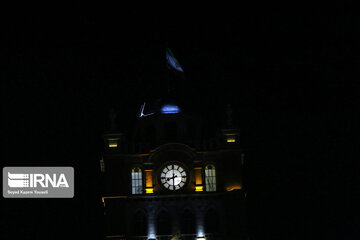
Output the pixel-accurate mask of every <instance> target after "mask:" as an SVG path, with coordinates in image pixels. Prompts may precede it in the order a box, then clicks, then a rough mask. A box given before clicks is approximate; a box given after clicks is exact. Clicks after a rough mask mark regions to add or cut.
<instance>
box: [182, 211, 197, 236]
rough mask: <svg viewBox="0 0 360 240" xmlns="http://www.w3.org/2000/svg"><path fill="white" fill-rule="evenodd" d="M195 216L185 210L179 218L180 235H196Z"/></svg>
mask: <svg viewBox="0 0 360 240" xmlns="http://www.w3.org/2000/svg"><path fill="white" fill-rule="evenodd" d="M195 227H196V223H195V216H194V214H193V213H192V212H191V211H190V210H188V209H187V210H185V211H184V213H183V214H182V216H181V233H184V234H192V233H196V229H195Z"/></svg>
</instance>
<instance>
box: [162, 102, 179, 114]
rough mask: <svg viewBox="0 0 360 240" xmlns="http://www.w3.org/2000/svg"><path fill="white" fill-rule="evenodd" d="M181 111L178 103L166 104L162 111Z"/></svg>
mask: <svg viewBox="0 0 360 240" xmlns="http://www.w3.org/2000/svg"><path fill="white" fill-rule="evenodd" d="M179 112H180V108H179V107H178V106H176V105H171V104H166V105H164V106H162V107H161V113H163V114H174V113H179Z"/></svg>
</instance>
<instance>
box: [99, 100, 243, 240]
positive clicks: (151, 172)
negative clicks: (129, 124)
mask: <svg viewBox="0 0 360 240" xmlns="http://www.w3.org/2000/svg"><path fill="white" fill-rule="evenodd" d="M227 112H228V124H227V125H226V127H222V128H221V127H219V128H218V129H203V126H204V124H203V123H204V121H206V119H203V118H202V117H201V116H198V115H196V114H189V113H187V112H186V111H185V110H184V109H183V107H182V106H181V105H180V104H178V103H176V102H175V101H169V100H161V99H159V100H157V101H155V102H153V103H146V102H144V103H143V104H142V105H141V106H140V110H139V114H138V116H137V121H136V122H135V124H134V130H133V134H132V135H131V136H125V135H124V134H123V133H122V132H121V131H116V130H111V131H108V132H106V133H104V153H103V158H102V160H101V171H102V175H103V185H104V188H103V189H104V192H103V197H102V201H103V205H104V214H105V219H106V224H105V225H106V237H107V238H111V239H189V240H190V239H198V240H200V239H202V240H204V239H208V240H210V239H225V238H226V239H246V231H245V206H246V197H245V196H246V194H245V190H244V186H243V179H242V176H243V169H244V152H243V150H242V148H241V144H240V134H239V133H240V131H239V129H237V128H236V127H235V126H234V125H233V124H232V119H230V120H231V124H229V122H230V120H229V118H231V116H230V114H231V110H230V108H228V110H227ZM209 133H210V134H209Z"/></svg>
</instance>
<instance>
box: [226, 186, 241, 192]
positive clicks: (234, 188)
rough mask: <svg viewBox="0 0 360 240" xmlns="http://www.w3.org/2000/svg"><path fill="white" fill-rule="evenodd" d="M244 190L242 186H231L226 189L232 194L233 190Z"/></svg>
mask: <svg viewBox="0 0 360 240" xmlns="http://www.w3.org/2000/svg"><path fill="white" fill-rule="evenodd" d="M240 189H242V187H241V186H229V187H227V188H226V191H228V192H230V191H233V190H240Z"/></svg>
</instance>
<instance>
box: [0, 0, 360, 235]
mask: <svg viewBox="0 0 360 240" xmlns="http://www.w3.org/2000/svg"><path fill="white" fill-rule="evenodd" d="M271 4H274V3H271ZM271 4H270V3H269V4H268V5H269V6H261V8H260V6H256V4H252V5H251V4H243V5H242V6H238V7H235V6H233V7H230V6H229V7H228V8H227V10H224V11H220V10H217V11H214V10H213V11H206V10H205V9H202V10H201V11H200V10H195V9H194V10H189V9H182V10H180V9H177V8H170V6H169V7H168V9H167V10H158V11H150V10H149V9H148V10H140V9H137V8H130V7H129V8H125V7H124V6H117V5H116V6H115V4H114V5H111V4H105V3H101V4H100V3H99V5H91V4H88V3H84V2H83V3H78V4H74V5H73V6H71V7H70V8H69V6H52V5H51V6H50V4H48V5H45V6H44V5H40V4H38V5H36V4H35V5H34V4H33V3H32V4H31V6H25V7H24V8H22V9H19V10H18V11H16V13H15V14H11V17H9V18H7V20H6V22H3V25H5V26H4V28H3V30H2V31H1V32H2V34H1V38H2V40H3V41H4V44H2V46H1V56H0V57H1V85H2V87H1V96H2V113H3V114H2V116H3V117H2V119H3V130H4V134H2V135H3V140H4V141H5V142H4V144H5V145H3V148H2V149H3V151H2V156H3V158H2V164H3V166H73V167H74V168H75V176H76V179H75V181H76V185H75V198H74V199H32V200H30V199H2V202H3V204H2V208H1V213H0V215H1V218H3V219H2V220H4V221H2V223H1V225H2V226H1V234H4V237H1V239H12V238H15V237H16V238H17V237H19V238H20V237H21V239H64V238H65V237H68V236H69V235H72V234H73V235H75V236H77V237H80V236H81V237H82V238H84V239H100V236H101V234H102V225H101V224H102V212H101V211H102V210H101V201H100V196H101V194H100V193H101V188H100V186H99V184H98V182H99V159H100V157H101V151H102V143H103V142H102V136H101V134H102V133H103V132H104V131H106V130H108V111H109V109H111V108H113V109H115V110H116V111H117V113H118V122H117V123H118V126H119V129H120V131H122V132H124V133H128V132H131V129H132V123H133V122H134V120H135V119H136V116H137V114H138V111H139V108H140V105H141V104H142V103H143V102H144V101H149V102H151V101H154V100H156V99H158V98H162V97H165V96H166V92H167V86H168V85H167V82H168V77H169V72H168V70H167V67H166V61H165V48H166V47H169V48H170V49H171V50H172V51H173V52H174V54H175V57H176V58H177V59H178V61H179V62H180V64H181V66H182V68H183V69H184V72H185V76H186V78H185V79H180V78H179V79H177V78H172V79H171V80H172V83H171V84H172V86H173V92H172V96H173V97H174V98H176V99H177V100H178V102H179V103H181V104H182V106H183V109H184V110H185V111H187V112H188V113H195V114H199V115H202V116H205V117H206V118H207V119H208V120H209V122H208V123H207V125H206V127H209V131H211V127H213V128H215V127H221V126H223V125H224V124H225V121H226V106H227V104H231V105H232V108H233V120H234V122H235V124H236V125H237V126H238V127H239V128H240V129H241V138H242V141H243V144H244V149H245V152H246V161H247V175H246V182H247V188H248V201H249V220H248V222H249V232H250V234H251V235H252V237H253V239H264V238H263V237H265V236H266V238H267V239H312V237H313V236H314V232H315V231H319V230H320V231H322V233H323V235H322V239H355V238H354V236H356V235H359V230H358V229H359V218H358V216H357V217H356V216H354V214H353V213H352V209H351V208H350V207H349V206H350V203H352V202H353V201H354V202H355V198H356V199H357V198H358V195H356V194H354V193H355V192H353V190H354V188H355V184H354V183H353V182H355V178H353V177H352V176H351V174H349V173H355V174H356V173H358V170H357V171H356V167H354V168H352V169H353V170H350V168H348V167H349V165H350V164H349V163H348V161H347V159H348V158H350V157H351V156H352V154H353V153H354V152H355V143H354V142H352V141H350V139H348V138H346V137H345V136H346V135H347V134H349V133H351V132H352V127H354V126H355V122H356V123H358V122H359V121H358V119H356V116H357V114H358V113H359V110H358V104H359V100H358V97H357V95H358V93H357V92H356V90H355V89H356V87H358V86H359V84H358V83H353V84H351V85H350V87H352V90H347V89H346V88H345V86H349V84H348V83H346V82H347V80H348V79H350V77H351V76H352V72H353V69H355V62H353V61H352V60H351V57H352V55H353V52H354V49H355V48H357V45H356V44H358V43H355V40H354V39H353V38H352V36H353V35H354V33H355V31H358V29H355V24H354V22H355V20H354V10H352V8H351V7H350V6H345V5H338V6H332V7H331V8H329V9H324V8H319V9H318V10H317V9H315V8H314V9H313V10H311V11H306V7H299V6H276V5H271ZM29 5H30V4H29ZM270 5H271V6H270ZM27 7H28V8H27ZM42 9H47V10H46V11H45V10H42ZM175 9H176V10H177V11H175ZM230 9H231V10H230ZM284 9H286V10H284ZM4 23H5V24H4ZM356 107H357V108H356ZM340 149H345V150H340ZM5 156H6V158H5V159H4V157H5ZM318 166H319V167H318ZM356 166H357V167H358V164H357V165H356ZM343 170H344V171H343ZM325 179H326V180H325ZM328 179H330V181H331V183H330V184H329V182H328V181H329V180H328ZM339 179H341V180H339ZM342 179H344V180H346V183H347V184H346V188H348V187H349V188H350V191H347V190H346V189H345V187H344V185H343V184H342ZM340 189H341V190H340ZM329 196H331V197H329ZM350 196H351V197H350ZM354 196H355V198H354ZM344 200H345V202H346V204H343V201H344ZM340 202H341V204H340ZM339 205H340V206H341V210H337V208H336V206H337V207H338V206H339ZM313 209H316V210H313ZM18 217H21V218H25V219H26V220H24V221H20V222H19V220H18ZM29 221H30V222H29ZM14 234H15V237H14ZM47 234H50V236H51V237H48V236H49V235H47Z"/></svg>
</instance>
